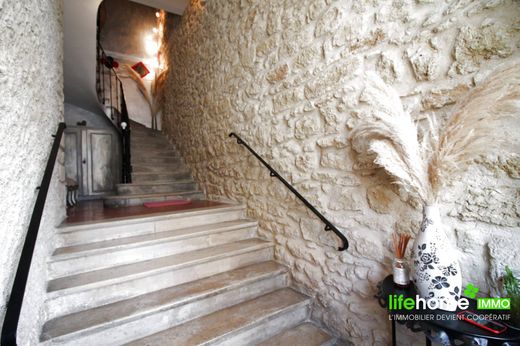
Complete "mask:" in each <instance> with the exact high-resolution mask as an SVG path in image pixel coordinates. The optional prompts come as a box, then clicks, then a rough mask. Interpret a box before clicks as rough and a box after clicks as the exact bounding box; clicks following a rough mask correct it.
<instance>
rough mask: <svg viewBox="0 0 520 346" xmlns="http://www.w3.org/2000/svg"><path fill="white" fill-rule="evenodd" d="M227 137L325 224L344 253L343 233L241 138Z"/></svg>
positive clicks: (326, 229) (231, 135)
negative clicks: (256, 160) (245, 151)
mask: <svg viewBox="0 0 520 346" xmlns="http://www.w3.org/2000/svg"><path fill="white" fill-rule="evenodd" d="M229 137H235V138H236V140H237V143H238V144H241V145H243V146H244V147H246V149H247V150H249V152H250V153H251V154H253V156H254V157H256V158H257V159H258V161H260V162H261V163H262V164H263V165H264V166H265V167H266V168H267V169H268V170H269V175H270V176H271V177H276V178H278V180H280V181H281V182H282V183H283V184H284V185H285V186H286V187H287V188H288V189H289V190H290V191H291V192H292V193H293V194H294V195H295V196H296V197H298V199H299V200H300V201H302V203H303V204H305V206H306V207H307V208H309V209H310V211H312V212H313V213H314V215H316V216H317V217H318V218H319V219H320V220H321V221H322V222H323V223H324V224H325V231H332V232H334V234H336V236H338V238H339V239H340V240H341V242H342V245H341V246H340V247H338V250H339V251H344V250H346V249H347V248H348V240H347V238H346V237H345V236H344V235H343V233H341V232H340V230H339V229H337V228H336V226H334V225H333V224H332V223H331V222H330V221H329V220H328V219H327V218H326V217H325V216H323V214H322V213H320V212H319V211H318V210H317V209H316V208H315V207H314V206H313V205H312V204H311V203H310V202H309V201H308V200H307V199H306V198H305V197H303V196H302V195H301V194H300V193H299V192H298V191H297V190H296V189H295V188H294V187H293V186H292V185H291V184H289V183H288V182H287V180H285V179H284V178H283V177H282V176H281V175H280V173H278V172H277V171H276V170H275V169H274V168H273V167H271V165H269V164H268V163H267V162H266V161H265V160H264V159H263V158H262V157H261V156H260V155H258V154H257V152H256V151H254V150H253V149H251V147H250V146H249V145H248V144H247V143H246V142H245V141H244V140H243V139H242V138H240V136H238V135H237V134H236V133H233V132H231V133H230V134H229Z"/></svg>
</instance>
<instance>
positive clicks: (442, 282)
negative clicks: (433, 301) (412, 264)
mask: <svg viewBox="0 0 520 346" xmlns="http://www.w3.org/2000/svg"><path fill="white" fill-rule="evenodd" d="M448 287H450V283H449V282H448V278H446V277H444V276H436V277H434V278H433V279H432V281H431V284H430V288H435V289H436V290H442V289H443V288H448Z"/></svg>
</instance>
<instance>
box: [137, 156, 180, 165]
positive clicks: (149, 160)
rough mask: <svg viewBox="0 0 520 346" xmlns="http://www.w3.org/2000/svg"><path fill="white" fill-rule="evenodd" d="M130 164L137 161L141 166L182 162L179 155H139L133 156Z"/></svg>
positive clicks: (178, 163)
mask: <svg viewBox="0 0 520 346" xmlns="http://www.w3.org/2000/svg"><path fill="white" fill-rule="evenodd" d="M130 160H131V161H132V164H134V163H138V164H139V165H141V166H148V165H180V164H182V162H181V159H180V158H179V157H149V156H140V157H134V156H132V157H131V159H130Z"/></svg>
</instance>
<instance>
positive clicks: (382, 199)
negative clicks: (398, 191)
mask: <svg viewBox="0 0 520 346" xmlns="http://www.w3.org/2000/svg"><path fill="white" fill-rule="evenodd" d="M396 197H397V196H396V195H395V194H394V193H393V192H392V191H391V190H390V189H389V188H388V186H384V185H376V186H371V187H369V188H368V190H367V201H368V205H369V206H370V208H371V209H372V210H374V211H375V212H377V213H379V214H389V213H391V212H392V210H394V209H393V208H392V201H394V200H395V199H396Z"/></svg>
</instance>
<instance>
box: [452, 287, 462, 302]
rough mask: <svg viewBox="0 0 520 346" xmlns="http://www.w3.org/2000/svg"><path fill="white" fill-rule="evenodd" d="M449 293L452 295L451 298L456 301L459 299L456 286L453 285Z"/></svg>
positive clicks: (458, 290) (458, 291)
mask: <svg viewBox="0 0 520 346" xmlns="http://www.w3.org/2000/svg"><path fill="white" fill-rule="evenodd" d="M450 295H451V296H453V298H454V299H455V300H456V301H459V298H460V289H459V288H458V287H455V288H454V289H453V291H450Z"/></svg>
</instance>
